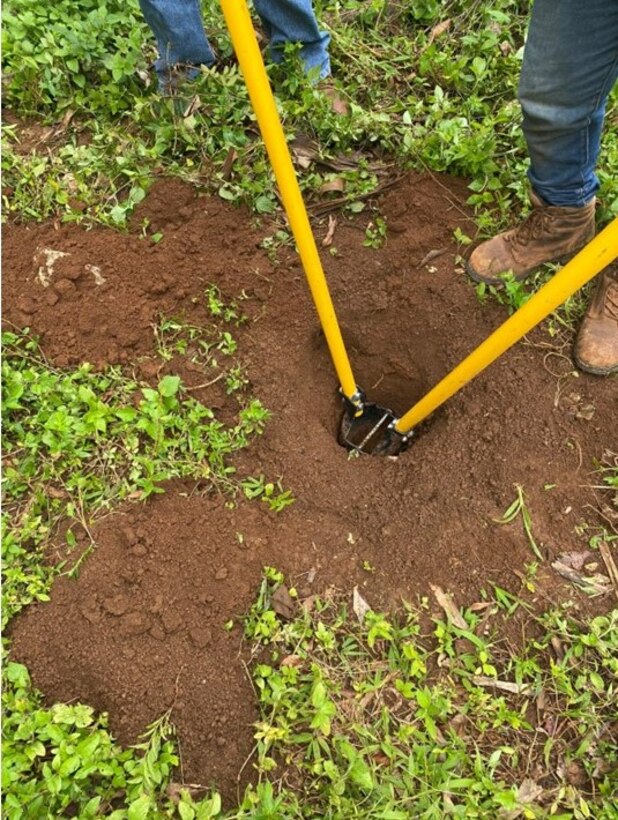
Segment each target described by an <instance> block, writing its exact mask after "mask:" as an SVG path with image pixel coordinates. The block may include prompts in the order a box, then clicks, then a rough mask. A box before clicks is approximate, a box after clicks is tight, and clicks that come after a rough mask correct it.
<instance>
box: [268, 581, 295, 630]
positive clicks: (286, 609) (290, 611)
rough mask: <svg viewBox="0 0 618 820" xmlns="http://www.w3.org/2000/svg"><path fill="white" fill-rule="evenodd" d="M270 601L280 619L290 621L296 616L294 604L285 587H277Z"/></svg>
mask: <svg viewBox="0 0 618 820" xmlns="http://www.w3.org/2000/svg"><path fill="white" fill-rule="evenodd" d="M270 601H271V604H272V607H273V609H274V610H275V612H276V613H277V615H281V617H282V618H286V619H287V620H289V621H291V620H292V618H293V617H294V616H295V615H296V602H295V601H294V599H293V598H292V596H291V595H290V593H289V591H288V588H287V587H285V586H280V587H277V589H276V590H275V591H274V592H273V594H272V598H271V599H270Z"/></svg>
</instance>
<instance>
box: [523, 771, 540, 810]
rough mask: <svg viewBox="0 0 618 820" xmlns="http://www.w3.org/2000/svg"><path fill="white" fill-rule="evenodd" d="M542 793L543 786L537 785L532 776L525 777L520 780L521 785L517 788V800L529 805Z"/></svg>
mask: <svg viewBox="0 0 618 820" xmlns="http://www.w3.org/2000/svg"><path fill="white" fill-rule="evenodd" d="M542 794H543V787H542V786H539V784H538V783H536V782H535V781H534V780H532V778H530V777H526V779H525V780H522V782H521V786H520V787H519V788H518V789H517V800H518V801H519V802H520V803H524V804H525V805H529V804H530V803H534V802H535V801H537V800H538V799H539V797H540V796H541V795H542Z"/></svg>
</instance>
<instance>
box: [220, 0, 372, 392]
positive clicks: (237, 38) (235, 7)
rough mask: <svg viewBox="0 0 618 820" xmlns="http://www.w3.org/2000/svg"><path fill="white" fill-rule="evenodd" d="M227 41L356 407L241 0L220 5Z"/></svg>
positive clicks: (331, 309)
mask: <svg viewBox="0 0 618 820" xmlns="http://www.w3.org/2000/svg"><path fill="white" fill-rule="evenodd" d="M221 8H222V9H223V14H224V15H225V21H226V23H227V27H228V30H229V32H230V37H231V38H232V43H233V45H234V50H235V51H236V56H237V57H238V62H239V63H240V67H241V69H242V73H243V75H244V78H245V83H246V84H247V90H248V91H249V97H250V98H251V104H252V105H253V110H254V112H255V116H256V118H257V121H258V125H259V126H260V131H261V133H262V138H263V140H264V144H265V145H266V150H267V151H268V156H269V157H270V162H271V165H272V167H273V171H274V173H275V178H276V180H277V184H278V185H279V190H280V192H281V199H282V200H283V206H284V208H285V211H286V213H287V216H288V221H289V223H290V227H291V229H292V233H293V235H294V239H295V241H296V246H297V247H298V253H299V254H300V258H301V261H302V263H303V268H304V270H305V275H306V277H307V280H308V282H309V288H310V290H311V295H312V296H313V301H314V303H315V307H316V310H317V312H318V316H319V319H320V323H321V325H322V329H323V331H324V335H325V336H326V341H327V343H328V347H329V350H330V354H331V357H332V359H333V364H334V365H335V370H336V371H337V376H338V378H339V383H340V384H341V389H342V391H343V393H344V395H345V396H346V398H348V399H350V400H351V401H352V403H353V404H356V405H357V406H358V405H359V398H358V396H357V389H356V382H355V380H354V376H353V374H352V368H351V366H350V361H349V359H348V354H347V353H346V349H345V346H344V344H343V338H342V336H341V330H340V328H339V323H338V321H337V316H336V315H335V308H334V306H333V302H332V299H331V296H330V293H329V290H328V285H327V283H326V277H325V276H324V271H323V269H322V263H321V261H320V256H319V254H318V249H317V247H316V244H315V239H314V237H313V232H312V230H311V225H310V224H309V218H308V216H307V211H306V209H305V204H304V202H303V197H302V194H301V192H300V187H299V185H298V180H297V179H296V173H295V171H294V166H293V164H292V158H291V157H290V152H289V149H288V144H287V142H286V139H285V134H284V133H283V127H282V125H281V120H280V119H279V114H278V112H277V106H276V104H275V100H274V98H273V95H272V91H271V89H270V84H269V82H268V76H267V74H266V69H265V68H264V62H263V60H262V55H261V53H260V49H259V46H258V44H257V40H256V39H255V32H254V30H253V23H252V22H251V16H250V15H249V10H248V9H247V4H246V2H245V0H221Z"/></svg>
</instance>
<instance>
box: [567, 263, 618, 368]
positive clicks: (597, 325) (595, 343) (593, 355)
mask: <svg viewBox="0 0 618 820" xmlns="http://www.w3.org/2000/svg"><path fill="white" fill-rule="evenodd" d="M573 357H574V359H575V363H576V364H577V366H578V367H579V368H580V369H581V370H583V371H584V372H586V373H592V374H593V375H595V376H609V375H610V373H618V269H616V270H614V271H613V272H612V271H604V272H603V273H601V274H600V278H599V282H598V284H597V288H596V290H595V293H594V296H593V297H592V300H591V302H590V306H589V307H588V310H587V311H586V315H585V317H584V320H583V321H582V324H581V327H580V329H579V333H578V335H577V341H576V342H575V349H574V351H573Z"/></svg>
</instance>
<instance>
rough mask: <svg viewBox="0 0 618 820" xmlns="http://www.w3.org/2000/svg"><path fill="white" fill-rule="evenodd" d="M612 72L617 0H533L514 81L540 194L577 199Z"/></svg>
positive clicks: (615, 71)
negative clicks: (518, 83)
mask: <svg viewBox="0 0 618 820" xmlns="http://www.w3.org/2000/svg"><path fill="white" fill-rule="evenodd" d="M617 77H618V0H536V2H535V4H534V7H533V9H532V18H531V21H530V31H529V34H528V41H527V43H526V47H525V51H524V62H523V67H522V72H521V79H520V85H519V99H520V102H521V106H522V110H523V115H524V120H523V128H524V134H525V137H526V141H527V143H528V151H529V154H530V170H529V173H528V176H529V178H530V182H531V183H532V187H533V188H534V190H535V191H536V192H537V194H539V195H540V196H541V197H542V198H543V199H544V200H545V201H546V202H548V203H549V204H551V205H559V206H564V207H572V206H575V207H581V206H583V205H585V204H586V203H587V202H589V201H590V199H592V197H593V196H594V194H595V193H596V191H597V190H598V187H599V181H598V179H597V176H596V174H595V172H594V169H595V166H596V162H597V158H598V154H599V148H600V142H601V130H602V127H603V117H604V114H605V103H606V101H607V97H608V94H609V92H610V91H611V89H612V86H613V84H614V83H615V82H616V79H617Z"/></svg>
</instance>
